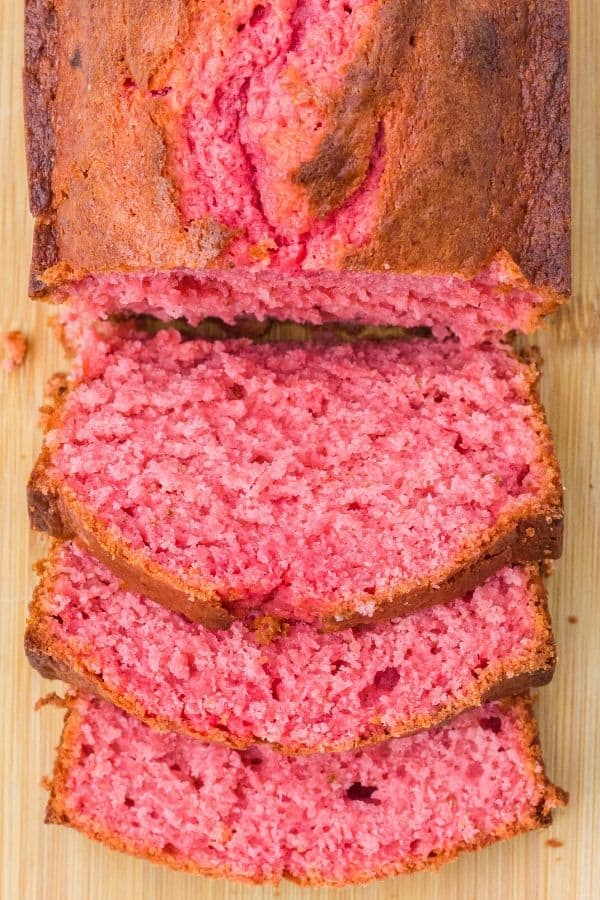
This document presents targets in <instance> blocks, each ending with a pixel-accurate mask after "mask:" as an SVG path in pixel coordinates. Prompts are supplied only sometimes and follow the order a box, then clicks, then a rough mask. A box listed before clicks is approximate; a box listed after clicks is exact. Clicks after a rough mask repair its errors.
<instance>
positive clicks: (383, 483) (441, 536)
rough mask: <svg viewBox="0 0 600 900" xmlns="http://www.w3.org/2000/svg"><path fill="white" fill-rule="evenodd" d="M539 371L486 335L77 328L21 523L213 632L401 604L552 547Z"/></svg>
mask: <svg viewBox="0 0 600 900" xmlns="http://www.w3.org/2000/svg"><path fill="white" fill-rule="evenodd" d="M537 377H538V376H537V371H536V369H535V366H534V365H533V363H531V362H527V361H524V360H521V359H520V358H519V357H518V356H516V355H515V354H514V353H513V351H512V350H511V349H510V348H509V347H507V346H504V345H502V344H490V343H488V344H484V345H481V346H479V347H467V348H465V347H463V346H461V345H460V344H458V343H456V342H454V341H445V342H436V341H430V340H413V341H406V342H402V341H400V342H398V341H392V342H389V343H384V344H380V343H374V342H360V343H357V344H355V345H352V346H348V345H345V346H343V345H332V346H323V345H316V344H310V343H307V344H302V345H294V344H288V343H282V344H262V345H258V344H252V343H251V342H249V341H243V340H241V341H240V340H232V341H226V342H214V343H210V342H207V341H202V340H194V341H184V340H182V338H181V336H180V334H179V333H178V332H176V331H174V330H173V329H167V330H165V331H161V332H159V333H158V334H157V335H155V336H149V335H147V334H145V333H140V332H135V331H133V330H130V329H127V328H121V327H107V328H106V329H105V331H104V333H101V332H99V331H97V330H91V331H89V332H88V337H87V339H85V340H84V341H83V343H82V345H81V350H80V354H79V357H78V359H77V360H76V363H75V374H74V377H73V380H72V385H71V389H70V390H69V391H68V392H67V393H66V395H65V396H64V397H63V398H62V402H61V403H60V405H59V407H58V408H57V409H56V411H55V413H54V415H53V416H51V417H50V422H49V430H48V432H47V434H46V438H45V443H44V447H43V450H42V453H41V456H40V459H39V460H38V463H37V465H36V467H35V470H34V472H33V475H32V478H31V483H30V508H31V517H32V522H33V525H34V526H35V527H37V528H42V529H45V530H47V531H49V532H50V533H52V534H54V535H55V536H57V537H75V538H76V539H77V540H78V541H79V542H80V544H82V545H83V546H86V547H87V548H88V549H90V550H91V552H92V553H93V554H94V555H96V556H97V557H99V558H100V559H101V560H102V561H103V562H106V564H107V565H108V566H109V567H110V568H112V570H113V571H114V572H115V574H116V575H117V576H118V577H120V578H122V579H123V580H124V581H125V582H126V583H128V584H129V585H130V586H131V587H133V588H134V589H136V590H138V591H139V592H140V593H143V594H146V595H148V596H150V597H152V598H154V599H156V600H158V601H159V602H162V603H163V604H164V605H166V606H169V607H171V608H172V609H175V610H177V611H180V612H183V613H184V614H185V615H187V616H188V617H189V618H191V619H195V620H198V621H202V622H204V623H206V624H208V625H210V626H222V625H225V624H227V623H228V622H230V621H231V619H232V618H248V617H252V616H254V615H256V614H260V615H269V616H274V617H278V618H281V619H285V620H289V621H302V622H307V623H310V624H315V625H318V626H320V627H323V628H327V629H335V628H343V627H349V626H352V625H355V624H358V623H361V622H367V623H368V622H372V621H373V620H374V619H390V618H392V617H395V616H398V615H404V614H406V613H407V612H410V611H412V610H414V609H415V608H418V607H420V606H423V605H428V604H432V603H436V602H442V601H446V600H450V599H453V598H454V597H456V596H460V594H461V593H464V592H466V591H467V590H470V589H471V588H473V587H475V586H476V585H477V584H479V583H481V582H482V581H483V580H485V579H486V578H487V577H488V576H489V575H491V574H492V573H493V572H495V571H497V570H498V569H500V568H502V567H503V566H505V565H507V564H510V563H522V562H528V561H537V560H541V559H544V558H546V557H552V556H556V555H558V553H559V550H560V535H561V524H562V510H561V486H560V478H559V473H558V468H557V464H556V460H555V459H554V456H553V452H552V446H551V440H550V435H549V432H548V428H547V426H546V423H545V421H544V416H543V412H542V410H541V408H540V406H539V403H538V400H537V397H536V381H537Z"/></svg>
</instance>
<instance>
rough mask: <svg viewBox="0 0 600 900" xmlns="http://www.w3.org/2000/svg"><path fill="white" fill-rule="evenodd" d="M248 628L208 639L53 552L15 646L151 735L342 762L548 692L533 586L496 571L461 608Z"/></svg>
mask: <svg viewBox="0 0 600 900" xmlns="http://www.w3.org/2000/svg"><path fill="white" fill-rule="evenodd" d="M272 625H273V623H272V621H271V620H268V619H265V618H264V617H263V618H259V619H257V620H256V621H255V622H254V623H253V625H252V627H248V626H246V625H244V624H243V623H241V622H236V623H234V624H233V625H232V626H231V628H229V629H228V630H223V631H218V632H211V631H209V630H207V629H206V628H205V627H204V626H202V625H199V624H197V623H193V622H189V621H188V620H186V619H184V618H183V617H181V616H179V615H177V614H176V613H172V612H170V611H168V610H165V609H163V607H161V606H159V605H158V604H156V603H154V602H153V601H151V600H148V599H146V598H145V597H142V596H140V595H139V594H133V593H130V592H127V591H124V590H122V589H121V588H120V585H119V582H118V579H117V578H116V577H115V576H114V575H112V573H111V572H110V571H109V570H108V569H107V568H106V567H105V566H103V565H102V564H101V563H99V562H97V561H96V560H95V559H94V558H93V557H91V556H90V555H89V554H88V553H86V552H85V551H83V550H80V549H79V548H78V547H76V546H75V545H74V544H70V543H67V544H63V545H62V546H57V547H55V549H54V551H53V553H52V554H51V556H50V557H49V559H48V560H47V561H46V564H45V566H44V570H43V575H42V578H41V581H40V584H39V586H38V588H37V590H36V593H35V595H34V598H33V601H32V604H31V608H30V616H29V621H28V624H27V631H26V636H25V647H26V650H27V655H28V657H29V660H30V661H31V663H32V665H33V666H35V668H36V669H38V670H39V671H40V672H41V673H42V675H45V676H46V677H47V678H62V679H63V680H65V681H67V682H70V683H71V684H72V685H74V686H76V687H78V688H80V689H82V690H85V691H87V692H90V693H94V694H97V695H98V696H101V697H104V698H105V699H106V700H110V701H111V702H112V703H114V704H116V705H117V706H120V707H121V708H123V709H125V710H126V711H127V712H129V713H131V714H133V715H135V716H138V717H139V718H141V719H143V720H144V721H145V722H147V723H148V724H149V725H151V726H153V727H154V728H158V729H168V730H169V731H177V732H180V733H182V734H187V735H189V736H191V737H195V738H200V739H203V740H216V741H222V742H225V743H227V744H229V745H231V746H233V747H237V748H244V747H247V746H249V745H251V744H254V743H257V742H261V743H268V744H271V745H272V746H275V747H276V748H277V749H279V750H282V751H283V752H284V753H287V754H295V753H318V752H325V751H328V752H330V751H340V750H347V749H351V748H353V747H358V746H365V745H368V744H372V743H377V742H379V741H382V740H385V739H387V738H389V737H399V736H402V735H405V734H410V733H411V732H414V731H417V730H419V729H422V728H428V727H430V726H432V725H436V724H439V723H440V722H443V721H445V720H447V719H450V718H452V716H455V715H457V714H458V713H460V712H463V711H464V710H465V709H469V708H471V707H475V706H480V705H481V704H482V703H484V702H486V701H487V700H490V699H492V698H494V699H496V698H499V697H503V696H508V695H509V694H511V693H515V692H516V691H519V690H524V689H525V688H527V687H532V686H534V685H541V684H545V683H547V682H548V681H549V680H550V679H551V677H552V675H553V672H554V665H555V655H556V654H555V647H554V641H553V638H552V629H551V625H550V619H549V616H548V611H547V607H546V600H545V594H544V590H543V587H542V583H541V580H540V577H539V573H538V572H537V570H536V569H535V568H533V567H530V568H529V569H520V568H514V569H503V570H502V572H500V573H499V574H498V575H495V576H493V577H492V578H490V579H489V581H488V582H486V584H485V585H483V586H482V587H480V588H477V589H476V590H475V591H474V592H473V593H472V595H468V596H466V597H463V598H461V599H459V600H455V601H454V602H453V603H449V604H438V605H437V606H434V607H431V608H430V609H426V610H421V611H419V612H416V613H413V614H412V615H411V616H407V617H405V618H403V619H396V620H393V621H392V622H385V623H381V624H379V625H374V626H372V627H366V626H365V627H362V628H357V629H355V630H354V631H340V632H336V633H334V634H319V633H318V632H316V631H315V630H314V629H313V628H312V626H310V625H292V626H290V627H289V628H286V629H284V630H282V631H278V630H276V629H275V630H273V629H272Z"/></svg>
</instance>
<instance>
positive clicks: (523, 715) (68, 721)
mask: <svg viewBox="0 0 600 900" xmlns="http://www.w3.org/2000/svg"><path fill="white" fill-rule="evenodd" d="M67 702H68V706H69V708H68V711H67V714H66V717H65V724H64V727H63V733H62V736H61V740H60V744H59V747H58V750H57V755H56V760H55V765H54V773H53V777H52V780H51V782H50V797H49V800H48V804H47V807H46V822H47V823H49V824H55V825H67V826H69V827H71V828H74V829H76V830H77V831H80V832H81V833H82V834H85V835H87V837H90V838H93V839H94V840H97V841H100V842H101V843H103V844H105V845H106V846H107V847H110V848H111V849H113V850H120V851H123V852H125V853H130V854H132V855H133V856H139V857H141V858H143V859H147V860H149V861H150V862H155V863H161V864H162V865H166V866H168V867H170V868H172V869H176V870H178V871H183V872H190V873H193V874H198V875H205V876H209V877H216V878H232V879H235V880H237V881H243V882H250V883H263V884H267V883H270V884H274V883H277V882H278V881H279V878H278V877H276V876H274V877H273V878H272V879H267V878H265V879H259V878H251V877H244V876H240V875H238V874H237V873H234V872H231V871H229V870H227V868H226V867H223V868H222V869H219V870H214V869H211V870H206V869H201V868H200V867H198V866H197V865H196V864H195V863H194V862H193V861H191V860H186V859H183V858H181V857H177V856H175V855H173V854H169V853H165V852H164V851H155V850H153V849H151V848H148V847H143V846H140V845H137V844H133V843H132V842H129V841H125V840H123V839H122V838H120V837H119V836H118V835H116V834H114V833H111V832H109V831H107V830H106V829H103V828H102V827H101V826H100V825H99V823H94V822H93V821H90V820H88V819H86V818H85V817H83V816H80V815H78V814H77V812H76V811H75V810H71V809H70V808H69V801H68V777H69V772H70V769H71V767H72V766H74V765H75V764H76V761H77V760H76V757H77V752H78V744H79V727H80V714H79V713H78V710H77V704H78V695H76V694H75V695H71V696H70V697H68V698H67ZM503 702H504V703H505V704H506V705H507V706H510V707H512V708H513V710H514V711H515V712H516V714H517V716H518V717H519V719H520V721H521V723H522V728H523V747H522V751H523V755H524V757H525V758H526V759H527V761H528V768H529V769H530V772H531V777H532V779H533V781H534V783H535V784H536V786H537V797H536V801H535V803H534V804H532V806H531V809H530V810H529V812H528V813H527V814H526V815H525V816H523V818H521V819H520V820H519V821H515V822H514V823H512V824H511V825H507V826H504V827H502V828H499V829H498V830H497V831H496V832H494V833H491V834H486V835H480V836H479V837H478V838H476V839H475V840H473V841H469V842H466V841H465V842H463V843H461V844H459V845H458V846H456V847H454V848H453V849H452V850H449V851H447V852H445V853H440V854H437V855H436V856H434V857H430V858H428V859H427V860H422V859H408V860H404V861H403V862H402V863H399V864H398V865H395V866H394V865H392V866H388V867H385V869H382V870H380V871H378V872H359V871H357V872H353V873H352V874H350V875H349V876H348V877H347V878H346V879H345V880H344V881H343V882H335V881H331V880H328V878H327V876H326V875H325V876H323V875H322V874H317V873H314V875H311V876H310V877H307V878H305V879H299V878H297V877H294V876H292V875H290V874H289V873H287V872H284V873H283V874H282V878H284V879H286V880H290V881H294V882H296V883H298V884H302V885H306V886H308V885H311V886H315V887H316V886H326V885H330V886H338V887H341V886H343V885H349V884H363V883H366V882H369V881H372V880H375V879H378V878H385V877H389V876H392V875H400V874H408V873H410V872H417V871H421V870H423V869H438V868H439V867H440V866H442V865H444V864H445V863H447V862H451V861H452V860H453V859H455V858H456V857H457V856H459V855H460V854H461V853H463V852H466V851H469V850H477V849H481V848H483V847H486V846H488V845H489V844H492V843H495V842H496V841H500V840H505V839H507V838H510V837H514V836H516V835H518V834H522V833H524V832H526V831H531V830H534V829H536V828H540V827H547V826H548V825H550V824H551V821H552V811H553V810H554V809H557V808H559V807H563V806H566V804H567V803H568V799H569V798H568V794H567V793H566V792H565V791H563V790H562V789H561V788H559V787H555V786H554V785H553V784H552V783H551V782H550V781H549V780H548V778H547V777H546V774H545V771H544V766H543V761H542V756H541V750H540V745H539V736H538V731H537V726H536V722H535V719H534V717H533V713H532V709H531V700H530V698H528V697H526V696H525V697H514V698H512V699H510V700H505V701H503Z"/></svg>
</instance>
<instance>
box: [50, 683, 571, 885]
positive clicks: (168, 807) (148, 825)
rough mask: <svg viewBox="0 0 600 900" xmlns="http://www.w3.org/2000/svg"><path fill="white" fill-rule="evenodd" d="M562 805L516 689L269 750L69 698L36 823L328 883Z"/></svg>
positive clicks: (444, 857) (436, 860)
mask: <svg viewBox="0 0 600 900" xmlns="http://www.w3.org/2000/svg"><path fill="white" fill-rule="evenodd" d="M565 802H566V795H565V794H564V793H563V792H562V791H560V790H559V789H557V788H554V787H553V786H552V785H551V784H550V783H549V782H548V781H547V779H546V777H545V775H544V770H543V765H542V760H541V757H540V751H539V746H538V743H537V736H536V729H535V723H534V721H533V718H532V716H531V711H530V707H529V704H528V702H527V701H526V700H523V699H513V700H511V701H510V702H505V703H492V704H490V705H488V706H487V707H483V708H482V709H478V710H476V711H472V712H470V713H466V714H465V715H464V716H461V717H459V718H458V719H455V720H454V721H453V722H452V723H451V724H449V725H445V726H442V727H441V728H439V729H433V730H432V731H427V732H420V733H419V734H417V735H413V736H411V737H408V738H404V739H402V740H396V741H390V742H387V743H384V744H379V745H377V746H376V747H372V748H369V749H367V750H364V751H353V752H348V753H340V754H318V755H314V756H304V757H284V756H281V755H280V754H278V753H275V752H274V751H273V750H270V749H268V748H266V747H260V748H256V747H255V748H251V749H249V750H245V751H242V752H238V751H236V750H232V749H230V748H227V747H223V746H220V745H218V744H203V743H201V742H200V741H194V740H192V739H191V738H186V737H183V736H182V735H176V734H160V733H158V732H156V731H153V730H152V729H150V728H148V726H147V725H144V724H143V723H142V722H139V721H138V720H137V719H134V718H132V717H130V716H128V715H127V714H126V713H124V712H123V711H122V710H118V709H116V708H115V707H113V706H111V705H109V704H106V703H103V702H102V701H99V700H94V699H91V698H90V697H87V696H85V695H79V696H77V697H74V698H71V700H70V710H69V712H68V714H67V720H66V725H65V729H64V732H63V736H62V741H61V744H60V746H59V750H58V756H57V762H56V768H55V772H54V780H53V783H52V788H51V796H50V801H49V805H48V810H47V821H49V822H55V823H61V824H65V825H70V826H71V827H73V828H76V829H77V830H79V831H81V832H83V833H84V834H87V835H89V836H90V837H93V838H95V839H96V840H99V841H102V842H103V843H105V844H107V845H108V846H110V847H113V848H116V849H120V850H126V851H128V852H130V853H133V854H136V855H138V856H143V857H145V858H147V859H151V860H153V861H155V862H162V863H165V864H167V865H170V866H172V867H174V868H178V869H183V870H186V871H189V872H198V873H201V874H204V875H220V876H229V877H232V878H240V879H243V880H247V881H255V882H277V881H279V879H280V878H284V877H287V878H291V879H293V880H295V881H299V882H301V883H304V884H323V883H326V884H336V885H342V884H346V883H351V882H361V881H367V880H369V879H372V878H378V877H385V876H386V875H393V874H399V873H402V872H410V871H414V870H417V869H423V868H428V867H436V866H439V865H440V864H442V863H444V862H446V861H448V860H451V859H452V858H454V857H455V856H456V855H457V854H458V853H460V852H461V851H463V850H470V849H475V848H477V847H483V846H485V845H486V844H489V843H491V842H493V841H496V840H499V839H502V838H507V837H511V836H513V835H515V834H518V833H519V832H523V831H527V830H530V829H532V828H536V827H539V826H540V825H547V824H549V822H550V819H551V812H552V810H553V809H555V808H556V807H557V806H562V805H564V804H565Z"/></svg>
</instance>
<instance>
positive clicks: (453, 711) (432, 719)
mask: <svg viewBox="0 0 600 900" xmlns="http://www.w3.org/2000/svg"><path fill="white" fill-rule="evenodd" d="M59 553H60V545H57V546H56V547H55V548H54V549H53V550H52V552H51V553H50V555H49V557H48V559H47V560H46V562H45V564H44V566H43V570H42V577H41V579H40V583H39V584H38V586H37V588H36V590H35V592H34V595H33V599H32V602H31V605H30V609H29V619H28V622H27V629H26V632H25V652H26V654H27V658H28V659H29V662H30V663H31V665H32V666H33V667H34V668H35V669H37V671H38V672H39V673H40V674H41V675H43V676H44V678H50V679H60V680H62V681H65V682H67V683H68V684H70V685H72V686H73V687H74V688H76V689H77V690H80V691H84V692H87V693H90V694H94V695H95V696H98V697H101V698H102V699H104V700H108V701H109V702H111V703H113V704H114V705H115V706H118V707H120V708H121V709H124V710H125V711H126V712H128V713H129V714H130V715H132V716H134V717H135V718H138V719H141V720H142V721H144V722H145V723H146V724H147V725H150V726H151V727H153V728H155V729H157V730H158V731H176V732H178V733H180V734H185V735H187V736H188V737H193V738H196V739H199V740H204V741H215V742H217V743H225V744H228V745H229V746H231V747H234V748H236V749H238V750H241V749H244V748H245V747H249V746H251V745H253V744H260V743H269V742H266V741H263V740H262V739H261V738H258V737H255V736H254V735H250V736H249V737H247V738H242V737H240V736H239V735H235V734H232V733H230V732H228V731H227V729H226V728H214V729H212V730H211V731H208V732H199V731H198V730H197V729H195V728H194V726H193V725H191V724H189V723H185V722H178V721H174V720H172V719H168V718H165V717H162V716H157V715H155V714H154V713H151V712H149V711H148V710H147V709H146V708H145V707H144V706H143V705H142V704H141V703H140V702H139V701H138V700H136V698H135V697H132V696H130V695H128V694H127V693H125V692H124V691H122V690H119V689H117V688H115V687H114V686H112V685H111V684H109V683H107V682H106V681H105V680H104V677H103V676H102V674H101V673H99V671H98V669H97V667H96V666H94V665H91V664H90V662H89V661H86V660H85V659H84V658H83V657H84V655H86V654H85V652H84V650H83V648H82V650H81V653H76V652H75V651H73V650H70V649H69V648H68V647H67V646H66V645H65V644H64V643H62V642H61V641H60V640H57V639H56V638H53V636H52V635H51V634H50V633H49V632H48V630H47V628H46V627H45V624H44V619H45V617H46V616H47V613H45V607H46V605H47V601H46V597H47V596H51V595H52V592H53V583H54V578H55V569H54V567H55V561H56V558H57V556H58V554H59ZM528 574H529V591H530V593H531V597H532V601H533V603H534V604H535V607H536V616H535V638H534V649H533V650H532V652H531V653H530V654H529V656H528V658H524V657H523V655H522V654H515V657H514V658H513V660H509V661H507V662H506V663H505V664H503V665H500V664H498V665H496V666H491V667H489V668H488V669H487V670H486V671H485V672H481V673H480V675H479V680H478V683H477V684H476V685H474V686H473V688H472V690H471V691H470V692H469V694H467V695H464V696H463V697H461V698H459V699H457V700H456V701H455V702H454V703H448V704H446V705H445V706H443V707H438V708H437V709H436V710H435V713H433V714H431V715H416V716H412V717H411V718H410V719H408V720H403V721H400V722H398V724H397V725H396V726H393V725H391V726H390V725H383V724H381V723H377V722H373V723H372V726H371V727H370V728H369V730H368V732H367V733H363V734H359V735H357V737H356V739H355V740H354V741H348V742H338V743H334V744H332V743H322V744H321V745H319V746H318V747H315V748H307V747H306V746H305V745H303V744H297V743H296V744H280V743H270V744H269V745H270V746H271V747H272V748H273V749H275V750H278V751H280V752H281V753H284V754H286V755H288V756H292V755H304V754H311V753H331V752H336V753H337V752H341V751H343V750H352V749H356V748H358V747H367V746H370V745H372V744H376V743H379V742H381V741H384V740H388V739H389V738H393V737H404V736H405V735H408V734H412V733H414V732H416V731H421V730H423V729H426V728H431V727H432V726H433V725H440V724H442V723H443V722H446V721H448V720H449V719H452V718H454V717H455V716H457V715H459V714H460V713H461V712H464V711H465V710H467V709H473V708H475V707H477V706H481V705H482V704H483V703H487V702H488V701H490V700H499V699H502V698H503V697H508V696H510V695H511V694H516V693H522V692H523V691H525V690H527V689H528V688H533V687H541V686H542V685H544V684H548V682H549V681H550V680H551V679H552V676H553V675H554V668H555V665H556V647H555V644H554V637H553V634H552V626H551V622H550V615H549V613H548V607H547V600H546V592H545V590H544V587H543V584H542V580H541V578H540V574H539V570H538V569H537V567H535V566H530V567H529V572H528ZM87 656H88V660H91V659H93V656H94V653H93V650H90V652H89V654H87Z"/></svg>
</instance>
